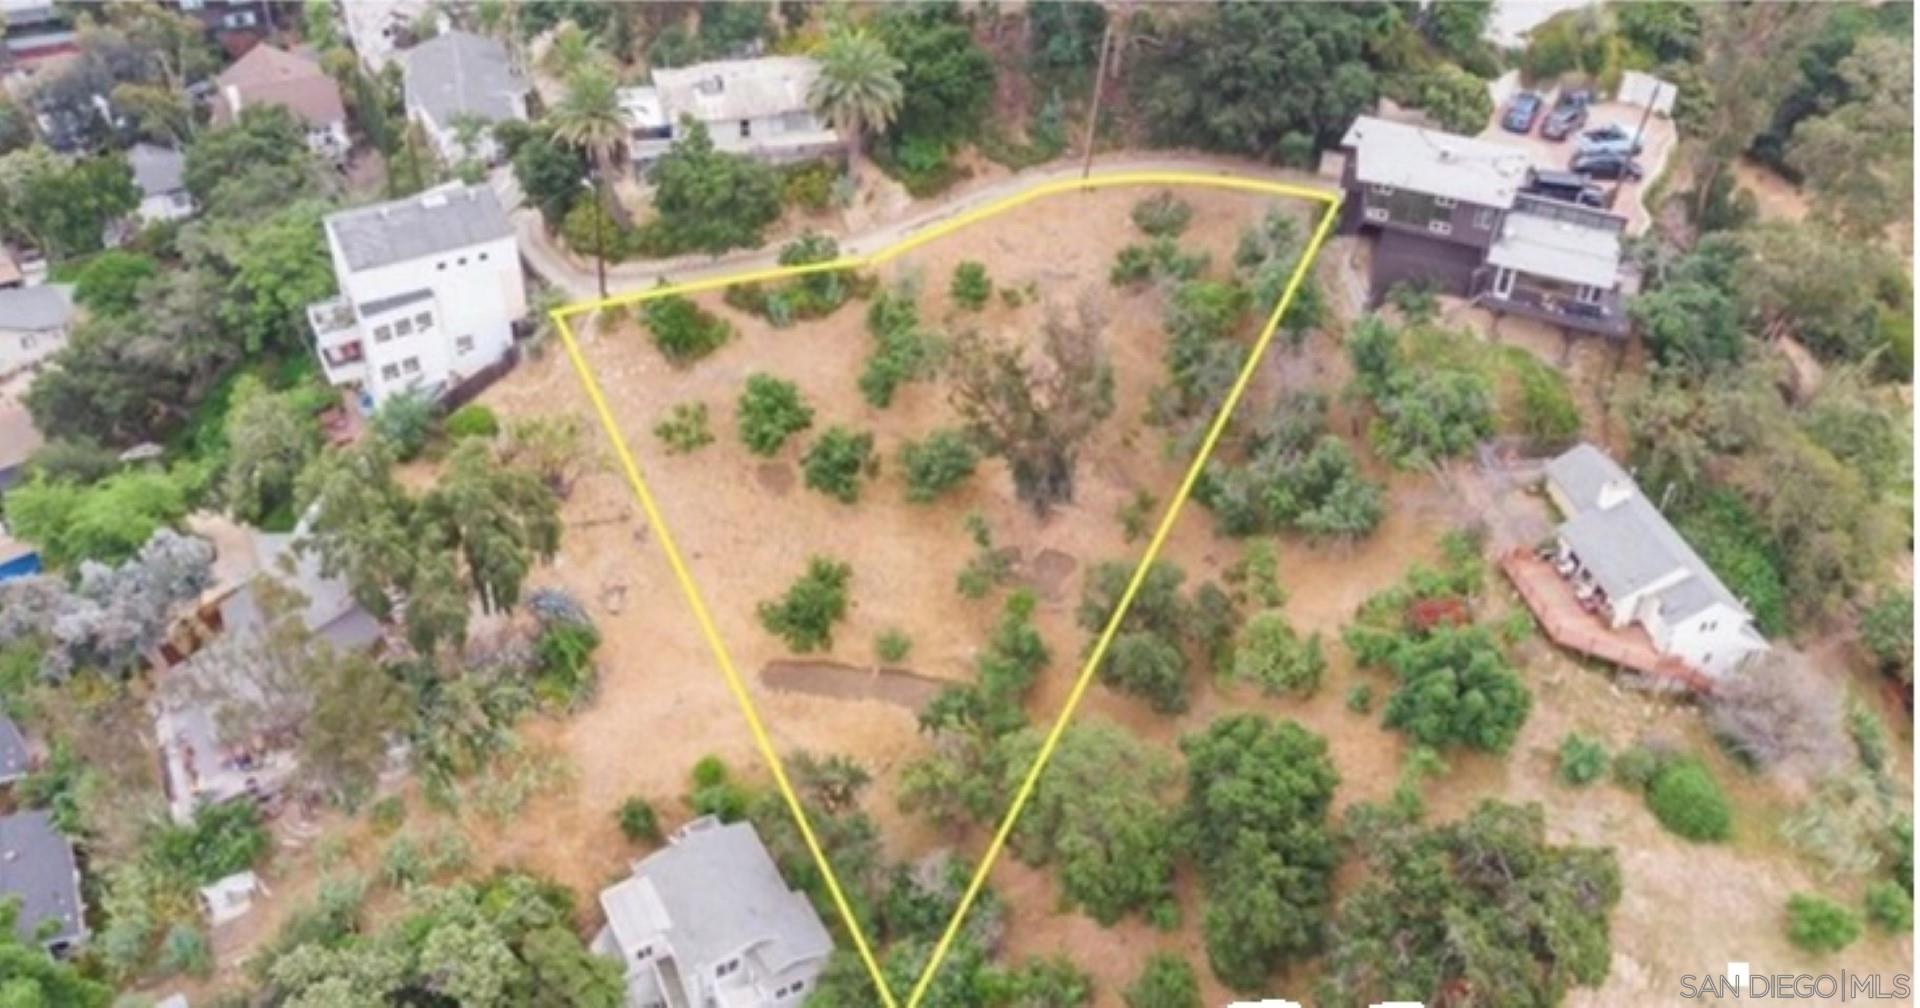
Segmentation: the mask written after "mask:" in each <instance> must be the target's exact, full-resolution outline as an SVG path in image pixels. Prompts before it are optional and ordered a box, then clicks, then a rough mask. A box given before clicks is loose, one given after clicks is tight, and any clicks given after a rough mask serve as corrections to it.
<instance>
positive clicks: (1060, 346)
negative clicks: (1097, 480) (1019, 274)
mask: <svg viewBox="0 0 1920 1008" xmlns="http://www.w3.org/2000/svg"><path fill="white" fill-rule="evenodd" d="M1105 325H1106V320H1105V319H1103V318H1101V317H1100V313H1099V310H1098V309H1097V308H1096V307H1095V306H1094V304H1093V302H1092V301H1091V300H1090V299H1085V298H1083V299H1082V300H1081V301H1080V302H1079V304H1078V306H1077V309H1076V314H1075V317H1074V319H1073V320H1071V321H1069V320H1067V319H1065V318H1063V317H1062V316H1061V314H1060V312H1059V311H1058V310H1056V309H1052V308H1050V309H1049V310H1048V312H1047V316H1046V320H1045V322H1044V323H1042V326H1041V340H1040V354H1041V360H1039V361H1037V362H1036V361H1030V360H1029V359H1028V356H1027V353H1026V351H1025V350H1024V349H1023V348H1021V347H1019V346H1014V345H1011V344H1006V343H997V342H993V341H990V340H988V339H987V338H985V337H982V336H980V335H978V334H974V335H970V336H967V337H964V338H962V339H959V340H956V341H955V343H954V347H953V364H952V388H951V392H950V395H951V398H952V400H953V404H954V408H955V409H956V410H957V411H958V412H959V413H960V416H961V417H962V418H963V419H964V420H965V421H966V424H967V428H968V432H969V433H970V434H971V435H972V436H973V438H974V439H975V440H976V441H978V442H979V443H980V445H981V446H982V447H983V448H984V449H985V450H986V451H987V452H988V453H989V454H993V455H998V456H1000V457H1001V458H1003V459H1005V460H1006V461H1007V465H1008V466H1009V467H1010V468H1011V469H1012V470H1013V482H1014V490H1015V492H1016V493H1018V494H1019V496H1020V499H1021V500H1023V501H1026V502H1027V504H1028V505H1029V506H1031V507H1032V508H1033V509H1034V512H1035V513H1036V514H1039V515H1041V516H1045V515H1046V514H1047V513H1048V512H1050V511H1051V510H1052V509H1053V507H1054V506H1055V505H1057V504H1061V503H1065V502H1067V501H1071V500H1072V499H1073V481H1074V469H1075V467H1076V465H1077V464H1078V460H1079V452H1080V446H1081V444H1082V443H1084V442H1085V441H1086V439H1087V437H1088V436H1089V435H1091V434H1092V433H1093V431H1094V428H1096V427H1097V426H1099V424H1100V421H1102V420H1105V419H1106V418H1107V417H1108V416H1109V415H1111V414H1112V413H1113V369H1112V367H1111V365H1110V364H1109V363H1108V360H1107V353H1106V348H1105V347H1104V346H1103V345H1102V340H1101V329H1102V328H1104V326H1105Z"/></svg>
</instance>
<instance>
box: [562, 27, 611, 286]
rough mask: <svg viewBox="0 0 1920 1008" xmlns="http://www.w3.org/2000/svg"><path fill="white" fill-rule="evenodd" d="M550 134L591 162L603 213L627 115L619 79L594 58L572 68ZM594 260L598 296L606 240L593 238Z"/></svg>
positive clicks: (604, 266) (604, 213) (604, 280)
mask: <svg viewBox="0 0 1920 1008" xmlns="http://www.w3.org/2000/svg"><path fill="white" fill-rule="evenodd" d="M548 121H549V122H551V123H552V124H553V135H554V137H555V138H556V139H558V140H560V141H561V142H563V143H568V144H572V145H573V146H575V147H578V148H579V149H581V150H583V151H585V152H586V154H587V157H588V159H589V160H591V161H592V162H593V166H594V173H593V174H594V179H595V182H596V186H595V189H596V192H595V199H596V200H597V201H598V203H599V209H600V216H601V218H602V219H604V218H605V217H606V216H607V180H608V178H609V177H610V176H611V175H612V173H613V167H614V163H615V155H616V154H618V153H619V151H620V147H621V145H622V144H624V143H625V142H626V139H627V118H626V115H625V114H624V113H622V112H621V110H620V94H619V82H618V80H617V79H615V77H614V75H613V71H612V70H611V69H610V68H608V67H607V66H606V65H605V64H603V63H600V62H599V61H596V60H588V61H587V62H585V63H583V64H581V65H580V66H579V67H577V68H575V70H574V72H573V74H572V75H571V76H570V77H569V78H568V79H567V93H566V95H565V97H563V98H561V99H560V102H559V104H557V105H555V106H554V109H553V112H552V113H551V114H550V115H549V116H548ZM594 245H595V246H596V247H595V249H594V253H595V259H596V261H597V263H598V269H599V275H600V296H601V297H606V296H607V249H606V242H605V241H603V240H600V239H599V237H598V236H596V237H595V241H594Z"/></svg>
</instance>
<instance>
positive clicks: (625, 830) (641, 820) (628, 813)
mask: <svg viewBox="0 0 1920 1008" xmlns="http://www.w3.org/2000/svg"><path fill="white" fill-rule="evenodd" d="M614 818H615V820H616V821H618V822H619V824H620V835H621V836H624V837H626V838H627V840H628V841H629V842H631V843H656V842H658V841H659V839H660V820H659V818H658V817H657V816H655V815H654V812H653V806H652V805H649V804H647V800H646V799H645V798H642V797H640V796H639V795H633V796H631V797H629V798H628V799H627V800H626V801H623V802H621V803H620V808H619V809H617V810H616V811H615V812H614Z"/></svg>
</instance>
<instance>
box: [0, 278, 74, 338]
mask: <svg viewBox="0 0 1920 1008" xmlns="http://www.w3.org/2000/svg"><path fill="white" fill-rule="evenodd" d="M72 318H73V298H72V296H71V295H70V294H69V293H68V292H67V288H66V287H65V286H64V285H61V284H41V285H40V286H38V287H6V288H0V329H18V330H27V331H35V330H41V329H58V328H60V327H61V326H64V325H66V324H67V322H68V320H70V319H72Z"/></svg>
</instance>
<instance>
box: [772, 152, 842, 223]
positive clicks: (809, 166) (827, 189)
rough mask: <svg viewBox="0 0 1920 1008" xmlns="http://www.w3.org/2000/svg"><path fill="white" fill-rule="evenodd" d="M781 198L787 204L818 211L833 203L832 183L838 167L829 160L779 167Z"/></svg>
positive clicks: (838, 172) (836, 178) (808, 210)
mask: <svg viewBox="0 0 1920 1008" xmlns="http://www.w3.org/2000/svg"><path fill="white" fill-rule="evenodd" d="M780 174H781V180H780V193H781V198H782V199H783V200H784V201H785V202H786V203H787V204H788V205H789V206H797V207H799V208H800V209H802V210H805V211H807V212H809V213H819V212H821V211H823V210H826V209H827V208H828V207H830V206H832V205H833V184H834V182H835V181H836V180H838V179H839V177H840V169H839V168H838V167H836V166H835V165H834V164H833V162H831V161H806V162H802V163H800V164H796V165H789V166H788V167H786V168H783V169H781V172H780Z"/></svg>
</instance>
